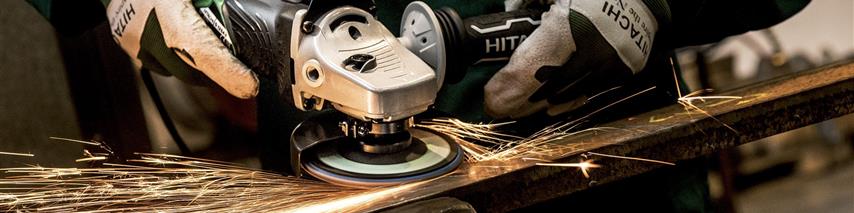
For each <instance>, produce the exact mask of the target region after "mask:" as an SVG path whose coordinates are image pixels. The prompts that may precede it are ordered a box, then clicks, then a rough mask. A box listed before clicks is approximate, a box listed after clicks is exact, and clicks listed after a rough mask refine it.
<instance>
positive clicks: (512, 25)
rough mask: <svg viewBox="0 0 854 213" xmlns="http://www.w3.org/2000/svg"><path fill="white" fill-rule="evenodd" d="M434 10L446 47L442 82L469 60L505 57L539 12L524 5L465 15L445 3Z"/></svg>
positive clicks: (535, 22)
mask: <svg viewBox="0 0 854 213" xmlns="http://www.w3.org/2000/svg"><path fill="white" fill-rule="evenodd" d="M435 13H436V16H437V18H438V20H439V23H440V25H442V32H443V33H444V38H445V46H446V48H447V50H448V53H447V60H448V65H447V67H448V68H447V71H446V72H445V75H446V77H445V82H446V83H455V82H458V81H459V80H461V79H462V77H463V76H465V71H466V70H467V69H468V67H469V66H471V65H473V64H477V63H480V62H486V61H506V60H509V59H510V56H511V55H513V51H514V50H516V47H518V46H519V44H520V43H522V41H524V40H525V38H527V37H528V35H530V34H531V33H532V32H534V29H536V28H537V27H538V26H539V24H540V19H541V16H542V13H543V12H542V11H540V10H533V9H526V10H516V11H510V12H501V13H492V14H486V15H481V16H475V17H469V18H466V19H461V18H460V15H459V14H458V13H457V12H456V11H455V10H454V9H452V8H448V7H443V8H440V9H438V10H436V11H435Z"/></svg>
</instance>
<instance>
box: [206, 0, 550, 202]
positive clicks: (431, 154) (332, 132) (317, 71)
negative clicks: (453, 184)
mask: <svg viewBox="0 0 854 213" xmlns="http://www.w3.org/2000/svg"><path fill="white" fill-rule="evenodd" d="M410 8H411V9H412V11H415V10H417V12H412V11H410ZM410 8H408V9H407V11H406V12H405V15H404V20H405V22H403V23H404V24H403V25H404V26H402V27H401V29H402V32H401V35H402V36H401V37H400V38H396V37H394V36H393V35H392V34H391V33H389V32H388V30H387V29H386V28H385V26H383V25H382V23H380V22H379V21H377V20H376V19H375V18H374V16H373V14H372V12H373V10H374V9H375V8H374V6H373V1H370V0H361V1H347V2H339V1H331V0H329V1H323V0H314V1H311V3H310V4H305V3H303V2H301V1H296V0H294V1H282V0H241V1H237V0H224V1H222V2H221V3H220V4H215V5H210V6H208V7H203V8H199V12H200V13H201V14H202V16H203V17H204V18H205V19H206V21H207V23H208V25H209V26H210V27H211V28H212V29H213V31H214V32H215V33H216V34H217V36H219V37H220V38H221V39H222V41H223V43H224V44H225V45H226V46H227V47H229V48H230V49H231V50H232V51H233V53H234V54H235V55H236V56H237V57H238V58H239V59H240V60H241V61H242V62H244V63H245V64H246V65H247V66H249V68H251V69H252V70H253V71H255V72H256V73H257V74H258V78H259V81H260V82H261V88H262V89H261V91H260V92H259V96H258V98H257V99H258V120H259V134H260V135H261V138H262V140H271V141H267V143H286V141H289V143H288V144H289V147H290V167H291V168H292V169H293V171H294V173H295V174H296V175H297V176H301V175H303V174H304V173H305V172H306V171H308V173H310V174H312V176H315V177H317V178H320V179H323V180H326V181H329V182H333V183H338V184H343V185H350V186H353V185H362V186H378V185H387V184H396V183H400V182H407V181H414V180H419V179H425V178H430V177H435V176H437V175H441V174H444V173H447V172H449V171H451V170H452V169H453V168H455V167H456V166H457V165H458V164H459V162H460V161H461V159H462V152H461V151H460V149H459V146H458V145H456V144H455V143H453V142H452V139H450V138H449V137H447V136H443V135H441V134H437V133H433V132H429V131H425V130H416V129H410V127H412V123H413V121H412V117H413V116H414V115H417V114H419V113H421V112H424V111H426V110H427V109H428V108H429V107H430V106H431V105H432V104H433V101H434V100H435V99H436V94H437V93H438V91H439V89H440V87H441V86H442V85H443V83H445V82H455V81H457V80H458V79H460V78H462V76H463V75H464V74H465V73H464V71H463V70H464V69H465V67H468V65H471V64H474V63H478V62H481V61H494V60H506V59H508V58H509V56H510V55H511V54H512V50H513V49H514V48H515V46H516V45H518V43H520V42H522V41H523V40H524V37H525V35H527V34H529V33H530V32H531V31H533V29H534V28H535V27H536V26H537V25H538V24H539V22H538V20H539V18H538V16H539V13H538V12H535V11H524V12H518V11H517V12H510V13H501V14H492V15H487V16H481V17H474V18H469V19H465V20H463V19H461V18H459V16H458V15H456V13H455V12H454V11H453V10H452V9H447V8H444V9H441V10H437V11H436V12H435V13H434V11H433V10H432V9H430V8H429V7H427V6H426V4H423V3H421V2H414V3H413V4H411V5H410ZM437 14H438V15H437ZM407 18H408V19H407ZM520 20H521V21H520ZM406 23H409V24H410V25H408V26H407V25H406ZM469 47H475V48H469ZM459 50H465V51H459ZM447 70H453V71H454V72H453V73H452V74H447V75H446V71H447ZM446 76H448V78H446ZM446 79H447V80H446ZM325 108H333V109H335V110H336V111H337V112H323V113H320V115H315V116H305V115H306V113H302V112H300V111H297V110H294V109H299V110H301V111H314V110H322V109H325ZM338 112H340V113H338ZM342 114H343V115H346V116H343V115H342ZM295 119H299V120H305V121H304V122H302V123H300V124H299V125H296V126H295V125H293V123H292V122H290V121H293V120H295ZM288 120H290V121H288ZM291 129H293V132H292V133H291V134H290V136H289V137H288V136H287V135H286V134H285V133H286V132H290V130H291ZM410 130H411V131H410ZM345 141H346V142H345ZM320 144H333V146H336V145H337V144H344V145H340V146H341V147H345V148H329V146H330V145H325V146H320ZM412 144H414V145H412ZM315 146H319V147H320V148H317V149H319V150H321V151H314V152H310V150H311V149H312V148H314V147H315ZM347 147H351V148H347ZM353 147H354V148H353ZM341 150H344V151H341ZM425 150H426V151H425ZM317 152H320V153H319V154H317ZM305 153H315V154H312V155H309V156H305ZM330 156H331V157H330ZM388 156H392V157H388ZM394 156H403V157H394ZM412 156H417V157H412ZM347 158H352V159H347ZM385 158H399V159H391V160H389V159H385ZM306 159H308V161H309V162H308V163H306ZM336 159H337V161H336ZM340 159H344V160H340ZM374 159H380V160H374ZM395 160H396V161H395ZM342 162H343V163H342ZM418 162H421V163H422V164H425V165H420V166H413V165H412V164H414V163H418ZM423 162H426V163H423ZM339 164H340V165H343V166H339V167H335V165H339ZM375 164H376V165H375ZM346 167H366V168H374V167H376V168H374V170H377V171H376V172H368V173H360V170H348V169H347V168H346ZM382 170H400V172H397V173H395V172H394V171H391V172H389V171H382ZM330 171H333V172H330ZM351 176H354V177H355V176H359V177H357V178H353V177H351Z"/></svg>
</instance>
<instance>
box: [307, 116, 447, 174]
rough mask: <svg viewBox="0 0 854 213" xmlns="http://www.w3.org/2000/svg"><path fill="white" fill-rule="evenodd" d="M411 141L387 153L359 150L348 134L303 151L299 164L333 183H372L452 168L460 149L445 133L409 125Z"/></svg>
mask: <svg viewBox="0 0 854 213" xmlns="http://www.w3.org/2000/svg"><path fill="white" fill-rule="evenodd" d="M409 132H410V134H412V144H411V145H410V146H409V147H407V148H406V149H404V150H402V151H399V152H395V153H389V154H372V153H366V152H363V151H362V150H361V149H360V147H359V143H358V142H357V141H355V139H352V138H349V137H348V138H344V139H341V140H338V141H329V142H325V143H322V144H318V145H317V147H314V148H312V149H311V150H309V151H308V152H307V153H304V155H303V156H304V160H303V161H302V162H303V165H302V166H303V168H304V169H305V171H306V172H308V173H309V174H310V175H311V176H314V177H316V178H318V179H321V180H323V181H326V182H330V183H333V184H337V185H344V186H351V187H373V186H383V185H394V184H400V183H404V182H410V181H417V180H424V179H429V178H433V177H437V176H440V175H443V174H446V173H448V172H451V171H453V170H454V169H455V168H456V167H457V166H458V165H459V164H460V162H462V158H463V157H462V154H463V153H462V150H461V149H460V146H459V145H458V144H457V143H456V142H453V139H452V138H450V137H448V136H447V135H444V134H441V133H437V132H433V131H429V130H425V129H419V128H412V129H409Z"/></svg>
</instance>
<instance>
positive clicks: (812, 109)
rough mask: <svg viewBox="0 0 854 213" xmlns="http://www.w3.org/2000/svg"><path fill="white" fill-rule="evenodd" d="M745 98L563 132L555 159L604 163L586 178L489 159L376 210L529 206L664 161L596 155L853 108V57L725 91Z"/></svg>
mask: <svg viewBox="0 0 854 213" xmlns="http://www.w3.org/2000/svg"><path fill="white" fill-rule="evenodd" d="M715 95H729V96H740V97H741V98H740V99H723V100H711V99H710V100H707V101H705V102H699V101H695V102H694V104H696V106H697V107H699V108H700V109H702V110H704V111H705V112H706V113H708V114H709V115H711V116H712V117H710V116H707V115H705V114H704V113H702V112H698V111H696V110H694V111H686V107H685V106H683V105H679V104H675V105H672V106H669V107H665V108H662V109H658V110H654V111H651V112H647V113H643V114H640V115H636V116H633V117H630V118H626V119H622V120H618V121H615V122H612V123H607V124H603V125H600V126H601V127H609V128H611V129H615V130H613V131H597V132H596V133H595V134H582V135H579V136H577V137H573V138H565V139H562V140H560V141H559V142H558V143H561V144H576V145H577V146H576V148H577V149H576V150H579V151H574V152H570V153H565V154H564V155H559V156H558V157H553V158H555V159H547V160H553V161H555V162H579V161H581V160H585V159H592V160H595V162H596V164H598V165H602V167H601V168H596V169H591V170H589V175H590V177H589V178H585V177H584V176H583V175H582V173H581V172H579V169H578V168H565V167H546V166H536V165H535V163H537V162H536V161H525V160H513V161H509V162H495V161H486V162H479V163H474V164H467V165H462V166H460V169H458V170H457V171H456V172H454V173H452V174H450V175H447V176H444V177H441V178H438V179H435V180H431V181H430V182H428V183H426V184H420V185H418V186H416V187H414V188H413V189H411V190H408V191H407V192H401V193H399V194H397V195H396V196H395V197H394V198H388V199H386V200H380V201H376V206H375V207H374V209H373V210H381V209H391V208H394V207H397V206H404V205H407V204H409V203H413V202H418V201H420V200H427V199H431V198H435V197H455V198H458V199H460V200H463V201H465V202H468V203H470V204H471V205H473V206H474V207H475V208H476V209H478V210H479V211H483V212H496V211H497V212H501V211H508V210H512V209H517V208H520V207H525V206H529V205H532V204H536V203H539V202H543V201H547V200H550V199H553V198H558V197H562V196H565V195H568V194H571V193H573V192H577V191H581V190H585V189H588V188H590V187H593V186H596V185H601V184H605V183H609V182H613V181H617V180H621V179H625V178H628V177H632V176H635V175H639V174H642V173H645V172H648V171H651V170H653V169H656V168H660V167H663V166H666V165H662V164H655V163H649V162H642V161H631V160H625V159H618V158H604V157H598V156H597V155H591V153H598V154H608V155H617V156H628V157H640V158H648V159H655V160H663V161H669V162H675V163H677V165H678V164H679V161H680V160H687V159H694V158H697V157H700V156H702V155H706V154H710V153H714V152H717V151H721V150H723V149H728V148H732V147H735V146H737V145H740V144H744V143H748V142H751V141H755V140H757V139H761V138H764V137H768V136H771V135H775V134H778V133H782V132H786V131H789V130H793V129H796V128H799V127H803V126H807V125H810V124H814V123H818V122H821V121H826V120H830V119H833V118H836V117H839V116H842V115H846V114H850V113H852V112H854V63H852V62H851V61H849V62H848V63H844V64H837V65H833V66H826V67H822V68H818V69H815V70H811V71H803V72H799V73H794V74H791V75H788V76H782V77H780V78H776V79H772V80H769V81H765V82H762V83H758V84H755V85H751V86H748V87H744V88H740V89H737V90H734V91H730V92H725V93H723V94H715Z"/></svg>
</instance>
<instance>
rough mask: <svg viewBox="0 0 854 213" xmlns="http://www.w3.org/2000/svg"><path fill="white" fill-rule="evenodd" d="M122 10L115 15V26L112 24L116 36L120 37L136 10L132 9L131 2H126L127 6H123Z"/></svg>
mask: <svg viewBox="0 0 854 213" xmlns="http://www.w3.org/2000/svg"><path fill="white" fill-rule="evenodd" d="M122 11H123V12H120V13H119V14H118V15H119V17H117V19H118V21H116V22H115V23H116V26H113V33H114V34H116V36H118V37H122V34H123V33H124V32H125V29H126V28H127V25H128V23H130V20H131V18H133V16H134V15H136V10H134V9H133V4H130V3H128V4H127V7H124V8H123V10H122Z"/></svg>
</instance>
